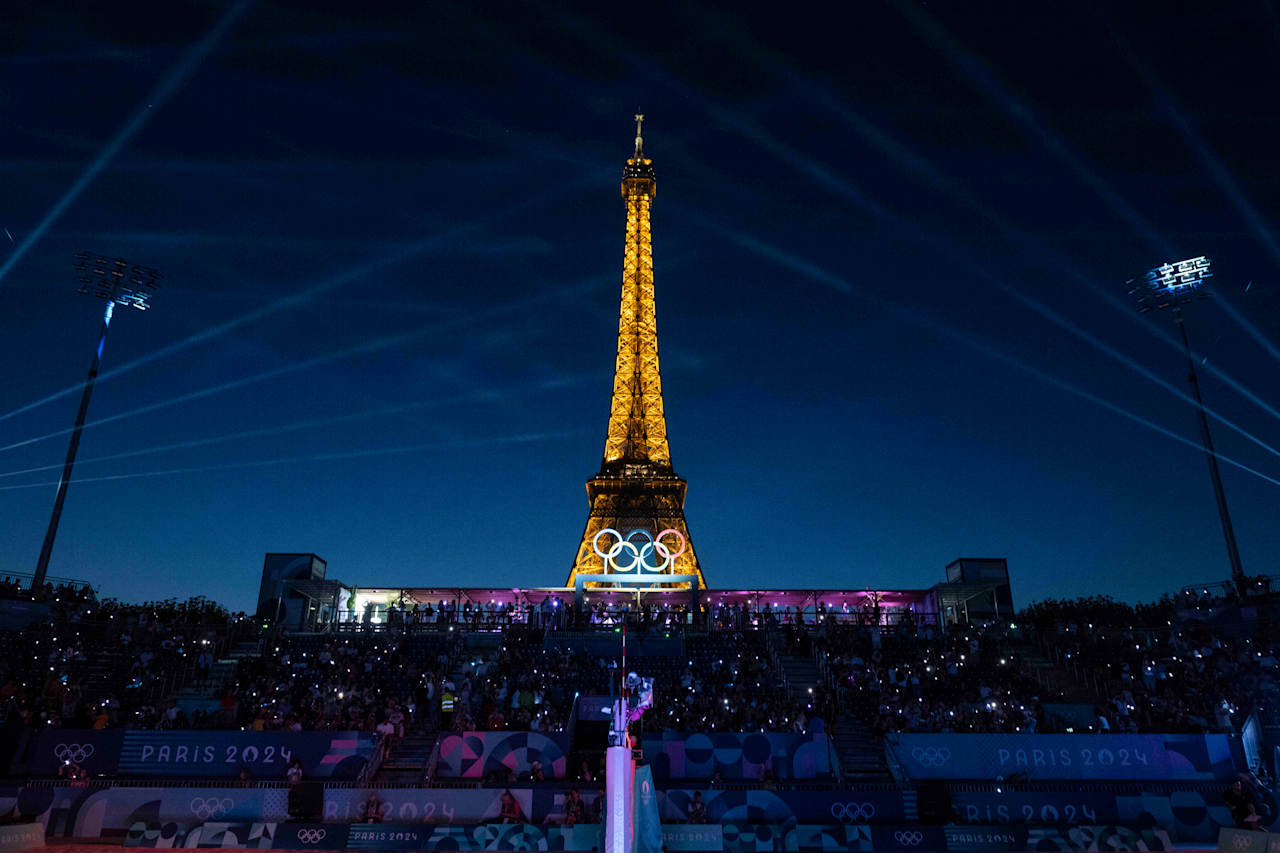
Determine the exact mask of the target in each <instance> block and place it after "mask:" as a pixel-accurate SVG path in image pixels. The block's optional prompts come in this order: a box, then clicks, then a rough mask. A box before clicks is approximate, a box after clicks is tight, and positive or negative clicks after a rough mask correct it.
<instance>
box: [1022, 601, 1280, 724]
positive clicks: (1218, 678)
mask: <svg viewBox="0 0 1280 853" xmlns="http://www.w3.org/2000/svg"><path fill="white" fill-rule="evenodd" d="M1185 604H1186V602H1184V601H1181V600H1179V598H1175V597H1172V596H1166V597H1164V598H1162V599H1161V600H1160V601H1158V602H1156V603H1155V604H1151V605H1139V606H1137V607H1134V606H1130V605H1127V604H1124V603H1121V602H1116V601H1113V600H1111V599H1109V598H1104V597H1096V596H1095V597H1092V598H1085V599H1079V600H1077V601H1046V602H1040V603H1038V604H1036V605H1033V606H1032V607H1029V608H1027V610H1026V611H1025V612H1024V613H1023V614H1022V615H1021V617H1020V618H1021V620H1022V621H1023V622H1024V623H1025V625H1026V627H1027V629H1028V631H1029V632H1030V633H1031V635H1032V636H1033V637H1034V640H1035V642H1037V643H1038V644H1039V645H1040V646H1041V647H1042V648H1043V649H1045V651H1046V652H1047V653H1048V654H1050V655H1052V656H1053V659H1054V660H1055V662H1056V663H1057V664H1058V665H1059V666H1061V667H1064V668H1067V669H1069V670H1070V671H1071V672H1073V673H1075V674H1076V675H1077V676H1078V677H1079V678H1080V680H1081V681H1083V682H1084V683H1085V684H1087V685H1089V686H1090V687H1092V688H1093V689H1094V691H1095V692H1096V693H1097V694H1098V697H1099V700H1098V707H1097V709H1096V718H1095V727H1096V729H1097V730H1099V731H1108V732H1155V731H1158V732H1225V731H1234V730H1238V729H1239V726H1240V724H1241V723H1242V722H1243V720H1244V718H1245V717H1246V716H1247V715H1248V714H1249V713H1250V712H1252V711H1253V710H1255V709H1256V710H1258V711H1259V712H1260V714H1262V715H1263V716H1264V717H1268V718H1270V717H1274V715H1275V711H1276V709H1277V708H1278V707H1280V659H1278V658H1277V656H1276V654H1275V649H1276V647H1277V645H1280V643H1278V641H1280V637H1277V631H1276V626H1275V624H1274V623H1270V622H1267V621H1262V622H1260V623H1259V624H1258V628H1257V629H1256V630H1249V631H1241V630H1237V627H1238V626H1235V625H1213V624H1211V623H1208V622H1205V621H1202V620H1200V619H1193V618H1186V615H1187V611H1186V608H1185V606H1184V605H1185ZM1192 613H1193V614H1194V613H1196V609H1195V608H1194V607H1193V608H1192Z"/></svg>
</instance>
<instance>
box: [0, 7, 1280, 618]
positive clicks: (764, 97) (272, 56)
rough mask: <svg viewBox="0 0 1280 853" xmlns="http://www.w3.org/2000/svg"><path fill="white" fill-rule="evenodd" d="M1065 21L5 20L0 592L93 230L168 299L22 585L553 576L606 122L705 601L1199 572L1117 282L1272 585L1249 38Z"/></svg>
mask: <svg viewBox="0 0 1280 853" xmlns="http://www.w3.org/2000/svg"><path fill="white" fill-rule="evenodd" d="M1088 5H1089V4H1044V5H1041V4H1031V5H1030V6H1026V7H1025V9H1022V7H1020V6H1018V5H1016V4H970V3H946V2H942V3H937V2H930V3H908V2H901V3H896V2H883V3H882V2H868V3H856V4H849V5H848V7H847V8H846V9H845V12H844V13H843V14H842V15H840V16H837V17H833V16H832V15H831V14H830V13H825V14H818V11H817V9H816V8H814V9H808V10H806V9H804V8H792V7H789V6H787V5H785V4H783V5H779V4H776V3H770V4H725V5H724V7H722V8H716V7H713V6H709V5H705V4H697V3H682V4H677V5H662V6H654V7H650V6H648V5H646V4H613V5H612V6H611V7H610V9H609V11H607V12H602V11H601V8H600V4H585V3H584V4H560V3H538V4H506V3H485V2H462V3H420V2H404V3H376V2H375V3H368V4H351V3H347V2H343V3H337V2H334V3H286V2H268V0H261V2H257V3H242V4H232V3H226V4H224V3H210V2H204V3H199V2H192V3H164V4H159V3H157V4H146V3H136V4H133V3H131V4H126V6H125V7H120V6H119V4H96V5H95V4H45V3H38V2H26V3H19V4H18V5H17V9H16V10H9V11H7V12H6V15H7V16H8V18H9V20H8V21H7V25H6V26H5V27H4V28H3V29H0V57H2V58H0V80H3V85H2V86H0V119H2V122H0V126H2V127H3V128H4V130H3V132H2V133H0V179H2V180H0V185H2V186H3V187H4V191H3V193H0V226H3V227H4V229H5V233H4V234H0V265H3V269H4V272H3V275H2V277H0V297H3V303H2V304H3V306H4V311H3V313H2V314H0V356H2V357H3V360H4V363H5V365H6V369H5V370H4V371H3V374H2V376H3V380H2V381H0V448H3V449H2V450H0V474H2V475H3V476H0V489H2V490H0V515H2V517H3V519H4V521H3V525H2V526H0V574H3V573H4V572H13V571H24V572H29V571H31V570H32V569H33V568H34V566H35V562H36V558H37V556H38V553H39V549H40V542H41V539H42V537H43V535H44V531H45V525H46V524H47V521H48V514H49V509H50V506H51V504H52V500H53V492H54V485H53V484H54V483H56V480H57V474H58V469H59V468H60V466H61V462H62V459H63V456H64V454H65V452H66V440H67V436H66V435H65V433H64V432H63V431H65V430H66V429H67V428H68V427H69V426H70V425H71V422H72V420H73V418H74V415H75V407H76V404H77V401H78V394H79V383H80V382H81V381H82V380H83V377H84V373H85V371H86V369H87V368H88V364H89V360H90V357H91V355H92V347H93V343H94V341H95V339H96V337H95V336H96V331H97V326H98V323H99V318H100V313H101V308H102V306H101V303H99V302H97V301H96V300H93V299H91V298H89V297H85V296H80V295H77V294H76V292H75V285H74V278H73V275H72V270H71V264H72V258H73V255H74V253H75V252H76V251H78V250H81V249H88V250H90V251H94V252H99V253H103V254H108V255H118V256H123V257H126V258H128V259H129V260H131V261H135V262H137V263H142V264H146V265H149V266H154V267H156V268H158V269H159V270H161V272H162V273H163V274H164V276H165V278H164V282H165V287H164V289H163V291H161V293H160V294H159V295H158V296H157V297H156V299H155V300H154V308H153V310H151V311H148V312H147V313H145V314H142V313H139V312H119V313H117V316H116V319H115V321H114V322H113V325H112V329H111V337H110V339H109V340H108V342H107V346H106V350H105V353H104V364H103V370H104V379H103V381H102V382H101V383H100V384H99V386H98V388H97V390H96V392H95V397H94V400H93V405H92V408H91V410H90V414H89V420H90V422H91V424H92V423H93V422H95V421H103V423H100V424H97V425H94V426H92V427H91V428H90V429H88V430H87V431H86V432H85V435H84V441H83V444H82V446H81V450H80V462H79V464H78V467H77V470H76V479H77V480H78V481H79V482H77V483H75V484H73V486H72V488H71V491H70V494H69V498H68V500H67V506H66V512H65V515H64V517H63V522H62V528H61V532H60V534H59V538H58V542H57V546H56V548H55V551H54V555H53V562H52V565H51V568H50V571H51V573H52V574H55V575H62V576H71V577H77V578H85V579H88V580H90V581H92V582H94V583H97V584H100V585H101V587H102V590H103V592H104V593H106V594H108V595H117V596H122V597H126V598H129V599H132V600H141V599H148V598H163V597H169V596H187V595H194V594H204V595H208V596H211V597H214V598H216V599H218V600H221V601H223V602H225V603H227V604H229V605H231V606H233V607H236V608H247V607H250V606H251V604H252V599H253V597H254V596H255V595H256V591H257V582H258V576H259V572H260V570H261V565H262V554H263V552H265V551H314V552H316V553H318V554H320V555H321V556H322V557H324V558H325V559H326V560H327V561H328V563H329V571H330V575H331V576H333V577H337V578H340V579H343V580H345V581H348V582H350V583H356V584H360V585H398V584H405V585H455V584H463V585H482V584H493V585H496V586H514V585H553V584H558V583H561V582H562V581H563V579H564V577H565V575H566V574H567V571H568V568H569V565H570V561H571V560H572V557H573V553H574V549H575V546H576V545H577V542H578V537H579V536H580V534H581V531H582V525H583V522H584V521H585V518H586V510H587V505H586V497H585V493H584V489H583V482H584V481H585V480H586V478H587V477H589V476H590V475H591V474H592V473H594V471H595V470H596V469H597V468H598V466H599V463H600V456H601V450H602V447H603V440H604V428H605V423H606V419H607V414H608V402H609V390H610V382H611V375H612V368H613V356H614V348H615V344H616V338H615V335H616V329H617V299H618V282H619V277H620V272H621V262H622V238H623V225H624V209H623V206H622V201H621V199H620V198H619V195H618V181H619V177H620V174H621V168H622V165H623V161H624V159H625V158H626V156H627V155H628V153H629V151H630V149H631V144H632V142H631V138H632V136H633V124H632V121H631V116H632V114H633V113H634V112H635V111H636V107H637V106H639V107H640V108H641V110H642V111H643V112H644V113H645V114H646V115H647V117H648V118H647V121H646V125H645V140H646V143H645V149H646V153H647V154H648V155H649V156H651V157H652V158H653V160H654V165H655V168H656V170H657V174H658V196H657V200H656V202H655V206H654V220H653V226H654V247H655V258H656V282H657V299H658V317H659V335H660V342H661V355H662V366H663V379H664V392H665V397H666V408H667V417H668V426H669V432H670V437H671V449H672V454H673V460H674V463H675V467H676V470H677V472H678V473H680V474H681V475H682V476H684V477H685V478H686V479H687V480H688V482H689V498H688V504H687V507H686V512H687V517H688V520H689V525H690V529H691V532H692V534H693V537H694V540H695V542H696V544H697V547H698V552H699V556H700V558H701V560H702V562H703V568H704V570H705V572H706V574H707V578H708V581H709V582H710V583H711V585H713V586H719V587H733V588H744V587H778V586H784V587H808V586H815V587H827V588H830V587H840V588H843V587H853V588H862V587H864V586H881V587H894V586H897V587H923V586H928V585H931V584H933V583H934V582H936V581H938V580H941V579H942V570H943V566H944V565H945V564H946V563H947V562H949V561H950V560H951V559H953V558H955V557H958V556H1005V557H1008V559H1009V563H1010V571H1011V573H1012V576H1013V589H1014V594H1015V597H1016V599H1017V600H1018V601H1019V602H1023V603H1025V602H1028V601H1030V600H1032V599H1038V598H1043V597H1048V596H1074V595H1079V594H1091V593H1094V592H1099V593H1106V594H1111V595H1114V596H1116V597H1119V598H1123V599H1128V600H1135V599H1145V600H1149V599H1152V598H1154V597H1157V596H1158V595H1159V594H1161V593H1162V592H1165V591H1173V590H1176V589H1177V588H1179V587H1180V586H1182V585H1184V584H1189V583H1197V582H1203V581H1209V580H1216V579H1222V578H1225V577H1226V576H1227V575H1228V565H1227V559H1226V551H1225V547H1224V545H1223V541H1222V535H1221V531H1220V528H1219V523H1218V518H1217V515H1216V512H1215V508H1214V502H1213V495H1212V492H1211V490H1210V485H1209V479H1208V475H1207V472H1206V466H1205V461H1204V458H1203V455H1202V454H1201V452H1200V451H1199V450H1198V449H1197V447H1198V433H1197V430H1196V421H1195V416H1194V412H1193V410H1192V408H1191V407H1190V405H1189V404H1188V403H1187V401H1186V400H1185V399H1184V398H1182V397H1180V396H1178V395H1180V394H1185V393H1186V391H1187V383H1186V381H1185V380H1186V376H1185V373H1186V371H1185V364H1184V361H1183V360H1182V356H1181V353H1180V350H1179V348H1178V346H1177V345H1176V338H1175V327H1174V325H1173V323H1172V320H1171V318H1170V317H1169V316H1168V315H1167V314H1162V315H1141V314H1139V313H1138V312H1137V311H1136V310H1135V309H1134V308H1133V306H1132V303H1131V302H1130V301H1129V299H1128V297H1127V295H1126V289H1127V288H1126V281H1127V280H1128V279H1131V278H1134V277H1136V276H1140V275H1141V274H1142V273H1143V272H1144V271H1145V270H1146V269H1148V268H1150V267H1153V266H1155V265H1156V264H1158V263H1160V262H1162V261H1172V260H1178V259H1180V258H1183V257H1188V256H1192V255H1200V254H1206V255H1209V256H1211V257H1212V258H1213V260H1214V264H1215V268H1216V272H1217V276H1216V278H1215V279H1214V286H1215V296H1214V300H1212V301H1209V302H1206V303H1202V304H1197V305H1195V306H1193V307H1192V308H1191V309H1190V310H1189V312H1188V316H1189V321H1188V322H1189V325H1188V328H1189V331H1190V333H1191V335H1192V342H1193V345H1194V346H1195V347H1196V349H1197V351H1198V355H1197V361H1198V362H1199V361H1200V360H1203V363H1202V364H1201V366H1200V370H1201V376H1202V380H1203V382H1202V384H1203V388H1204V393H1205V397H1206V401H1207V403H1208V404H1209V406H1210V407H1211V408H1212V409H1213V410H1214V411H1215V412H1216V413H1218V414H1219V415H1221V416H1222V418H1225V419H1226V420H1227V421H1229V422H1230V424H1231V425H1228V424H1226V423H1223V422H1222V421H1220V420H1214V421H1213V429H1214V438H1215V441H1216V443H1217V444H1218V448H1219V450H1220V452H1221V453H1222V454H1223V455H1224V456H1226V457H1230V458H1231V459H1233V460H1235V461H1237V462H1239V463H1241V464H1242V465H1245V466H1248V467H1249V468H1251V469H1254V471H1255V472H1257V473H1256V474H1255V473H1249V472H1247V471H1245V470H1242V469H1241V468H1238V467H1235V466H1233V465H1231V464H1224V468H1223V477H1224V481H1225V486H1226V491H1227V497H1228V499H1229V501H1230V505H1231V510H1232V513H1233V516H1234V521H1235V527H1236V532H1237V535H1238V537H1239V541H1240V546H1241V551H1242V555H1243V559H1244V565H1245V569H1246V571H1248V572H1250V573H1261V572H1274V571H1277V570H1280V566H1277V558H1276V554H1277V552H1278V551H1280V531H1278V530H1277V525H1276V517H1277V510H1280V482H1278V481H1280V458H1278V457H1280V450H1278V449H1277V448H1280V429H1277V426H1278V425H1280V383H1278V382H1277V380H1276V377H1277V376H1280V281H1278V279H1277V270H1278V268H1280V223H1277V222H1276V218H1277V213H1278V212H1280V180H1278V179H1277V174H1278V173H1277V171H1276V169H1275V165H1274V164H1275V156H1276V151H1280V112H1277V110H1276V108H1275V106H1276V83H1277V81H1278V80H1280V60H1278V59H1277V57H1280V14H1278V13H1277V11H1276V8H1275V6H1274V4H1272V3H1270V2H1241V3H1235V4H1226V5H1225V6H1223V5H1218V6H1212V7H1211V6H1203V7H1202V9H1201V11H1193V10H1191V5H1190V4H1188V6H1187V9H1186V10H1184V11H1181V12H1180V11H1178V4H1174V5H1173V7H1172V8H1171V7H1170V5H1169V4H1156V3H1139V4H1123V8H1120V9H1113V10H1112V11H1111V12H1110V13H1108V14H1111V15H1114V17H1110V18H1109V17H1107V14H1103V13H1102V12H1101V11H1100V9H1099V8H1086V7H1087V6H1088ZM975 6H985V8H984V9H977V10H975V8H974V7H975ZM76 7H79V8H76ZM1053 7H1056V10H1054V11H1051V8H1053ZM1015 10H1021V11H1022V13H1021V14H1017V13H1016V12H1015ZM783 15H786V16H787V17H783ZM115 143H118V144H115ZM95 162H98V163H99V165H100V166H101V168H100V169H98V170H96V171H94V164H95ZM85 176H88V177H89V178H90V179H89V180H88V181H87V182H85V183H84V185H83V191H82V192H78V193H77V192H74V191H73V188H74V187H75V186H76V185H77V182H78V181H81V179H82V178H84V177H85ZM60 203H61V204H64V209H63V210H62V211H61V213H60V214H59V215H57V216H54V217H52V218H51V220H50V222H49V224H48V227H47V228H45V229H42V228H41V223H42V221H43V220H45V219H46V218H49V217H50V213H51V212H52V211H54V210H55V208H56V207H57V206H58V205H59V204H60ZM121 368H129V369H126V370H123V371H121V370H120V369H121ZM62 391H67V392H68V393H64V394H61V395H59V392H62ZM49 397H53V399H51V400H47V401H46V402H43V403H41V404H40V405H36V406H32V407H30V408H26V407H28V405H29V404H32V403H36V402H38V401H42V400H46V398H49ZM1251 397H1252V399H1251ZM1117 409H1119V410H1123V412H1124V413H1127V415H1128V416H1126V414H1124V413H1121V412H1120V411H1117ZM1135 419H1141V420H1143V421H1145V422H1146V424H1145V425H1144V423H1140V422H1139V421H1138V420H1135ZM1233 426H1234V427H1235V428H1233ZM1169 433H1172V434H1173V435H1174V436H1177V437H1181V438H1182V439H1185V440H1186V441H1185V442H1183V443H1180V442H1179V441H1178V440H1177V438H1174V437H1170V435H1169ZM1246 433H1247V435H1246ZM49 436H51V437H49ZM41 437H46V438H43V440H38V441H29V440H30V439H38V438H41ZM1187 442H1189V443H1187ZM104 457H110V458H104ZM39 469H45V470H39Z"/></svg>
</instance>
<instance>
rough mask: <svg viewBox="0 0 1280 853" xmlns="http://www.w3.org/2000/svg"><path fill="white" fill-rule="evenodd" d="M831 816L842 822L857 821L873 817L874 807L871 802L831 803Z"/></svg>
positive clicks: (874, 813)
mask: <svg viewBox="0 0 1280 853" xmlns="http://www.w3.org/2000/svg"><path fill="white" fill-rule="evenodd" d="M831 816H832V817H833V818H835V819H836V820H838V821H842V822H844V823H857V822H858V821H860V820H871V818H873V817H875V816H876V807H875V806H874V805H873V804H871V803H832V804H831Z"/></svg>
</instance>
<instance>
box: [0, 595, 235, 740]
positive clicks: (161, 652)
mask: <svg viewBox="0 0 1280 853" xmlns="http://www.w3.org/2000/svg"><path fill="white" fill-rule="evenodd" d="M4 589H5V591H6V594H9V595H16V596H17V597H20V598H27V596H26V595H23V594H22V590H21V588H20V587H19V586H18V585H17V584H15V583H14V582H12V581H8V580H6V581H5V586H4ZM39 606H40V607H42V608H45V609H44V610H42V611H40V613H39V614H38V617H39V618H37V619H36V620H35V621H33V622H32V623H31V624H30V625H28V626H27V627H25V628H22V629H20V630H6V631H0V648H3V649H4V654H3V655H0V708H3V711H4V714H5V717H6V718H13V717H16V718H18V719H20V720H22V721H23V723H25V724H27V725H33V726H74V727H82V728H108V727H122V726H135V727H152V726H155V725H157V723H158V718H157V717H158V715H157V710H156V709H157V707H161V708H162V707H163V701H164V699H166V698H167V695H168V694H169V693H170V692H171V691H172V690H173V689H174V688H175V687H176V686H177V685H178V684H179V683H180V682H181V681H182V680H183V679H184V678H185V676H186V675H187V674H189V673H195V672H196V671H197V669H198V667H199V662H200V661H201V660H202V659H203V660H205V661H208V660H209V659H210V658H211V657H212V651H213V650H214V649H216V648H219V647H221V646H222V645H225V644H226V643H227V642H228V641H232V640H234V638H236V637H238V636H244V635H247V634H248V633H249V632H250V631H251V630H252V629H251V625H250V620H248V619H247V618H246V617H245V616H244V615H243V614H231V613H229V612H228V611H227V610H226V609H225V608H223V607H221V606H219V605H217V604H215V603H213V602H211V601H209V600H208V599H205V598H193V599H189V600H187V601H177V600H173V599H171V600H167V601H148V602H143V603H141V604H125V603H123V602H120V601H118V600H115V599H107V600H103V601H100V600H98V598H97V596H96V595H95V593H94V591H93V590H92V589H91V588H90V587H89V586H87V585H79V584H76V585H73V584H63V585H56V586H55V585H52V584H50V585H48V586H47V587H46V588H45V591H44V595H43V596H41V602H40V605H39Z"/></svg>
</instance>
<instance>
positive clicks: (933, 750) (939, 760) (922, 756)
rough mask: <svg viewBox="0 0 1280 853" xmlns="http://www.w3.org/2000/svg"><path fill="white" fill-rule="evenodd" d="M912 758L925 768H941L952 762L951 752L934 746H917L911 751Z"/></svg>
mask: <svg viewBox="0 0 1280 853" xmlns="http://www.w3.org/2000/svg"><path fill="white" fill-rule="evenodd" d="M911 757H912V758H914V759H915V760H916V761H919V762H920V763H921V764H923V765H924V766H925V767H941V766H942V765H944V764H946V763H947V762H948V761H950V760H951V750H949V749H939V748H937V747H933V746H917V747H916V748H915V749H913V750H911Z"/></svg>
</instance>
